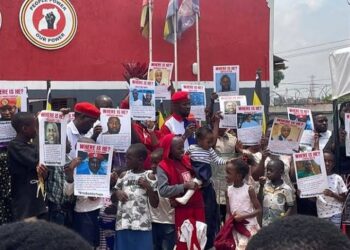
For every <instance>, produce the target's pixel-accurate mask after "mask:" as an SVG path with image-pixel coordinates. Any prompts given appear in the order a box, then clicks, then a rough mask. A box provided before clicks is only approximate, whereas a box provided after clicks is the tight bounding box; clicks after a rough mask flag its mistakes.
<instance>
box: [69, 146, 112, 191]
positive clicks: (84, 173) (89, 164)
mask: <svg viewBox="0 0 350 250" xmlns="http://www.w3.org/2000/svg"><path fill="white" fill-rule="evenodd" d="M112 154H113V147H112V146H108V145H99V144H90V143H80V142H78V143H77V157H80V158H81V163H80V164H79V165H78V166H77V168H76V169H75V170H74V195H77V196H89V197H106V198H109V197H110V177H111V166H112Z"/></svg>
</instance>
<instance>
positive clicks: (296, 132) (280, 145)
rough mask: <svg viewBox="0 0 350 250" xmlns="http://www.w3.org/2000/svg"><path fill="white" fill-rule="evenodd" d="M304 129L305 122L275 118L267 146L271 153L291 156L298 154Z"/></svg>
mask: <svg viewBox="0 0 350 250" xmlns="http://www.w3.org/2000/svg"><path fill="white" fill-rule="evenodd" d="M304 127H305V122H296V121H291V120H288V119H282V118H278V117H275V120H274V123H273V125H272V130H271V134H270V139H269V144H268V148H269V149H270V151H271V153H272V154H287V155H292V154H293V153H295V152H298V151H299V143H300V140H301V136H302V134H303V132H304Z"/></svg>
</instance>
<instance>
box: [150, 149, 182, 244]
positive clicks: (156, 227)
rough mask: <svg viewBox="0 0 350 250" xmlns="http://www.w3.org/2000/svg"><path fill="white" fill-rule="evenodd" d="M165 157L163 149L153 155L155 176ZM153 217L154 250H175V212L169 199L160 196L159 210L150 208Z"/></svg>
mask: <svg viewBox="0 0 350 250" xmlns="http://www.w3.org/2000/svg"><path fill="white" fill-rule="evenodd" d="M162 157H163V149H161V148H158V149H156V150H154V151H153V152H152V153H151V162H152V171H153V174H154V175H155V174H156V173H157V167H158V165H159V162H161V160H162ZM150 209H151V216H152V234H153V249H154V250H163V249H164V250H171V249H174V246H175V241H176V234H175V210H174V208H173V207H171V204H170V201H169V199H168V198H163V197H160V196H159V205H158V207H157V208H153V207H150Z"/></svg>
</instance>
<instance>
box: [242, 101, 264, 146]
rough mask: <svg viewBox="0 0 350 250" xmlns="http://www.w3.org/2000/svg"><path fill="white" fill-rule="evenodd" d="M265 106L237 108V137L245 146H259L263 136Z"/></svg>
mask: <svg viewBox="0 0 350 250" xmlns="http://www.w3.org/2000/svg"><path fill="white" fill-rule="evenodd" d="M263 112H264V106H238V107H237V126H238V127H237V137H238V140H240V141H241V142H242V143H243V145H258V144H259V143H260V140H261V136H262V120H263Z"/></svg>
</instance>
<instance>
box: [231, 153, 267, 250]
mask: <svg viewBox="0 0 350 250" xmlns="http://www.w3.org/2000/svg"><path fill="white" fill-rule="evenodd" d="M248 173H249V165H248V164H247V163H246V162H245V161H243V160H242V159H240V158H238V159H234V160H231V161H229V162H228V163H227V164H226V180H227V183H229V184H231V185H230V186H229V187H228V188H227V197H226V203H227V204H226V219H228V218H229V217H230V216H231V215H234V221H235V222H242V221H244V220H246V221H248V224H246V225H245V227H246V228H247V230H248V231H249V232H250V234H251V237H252V236H253V235H255V234H256V233H257V232H258V230H259V229H260V227H259V224H258V221H257V218H256V217H257V216H258V215H259V214H260V213H261V205H260V203H259V201H258V198H257V197H256V194H255V191H254V188H253V187H252V186H249V185H248V184H246V183H245V181H244V179H245V177H246V176H247V175H248ZM232 183H233V184H232ZM233 238H234V240H235V243H236V249H237V250H241V249H242V250H243V249H245V248H246V246H247V244H248V241H249V239H250V238H248V237H247V236H244V235H242V234H240V233H238V232H236V231H234V232H233Z"/></svg>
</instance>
